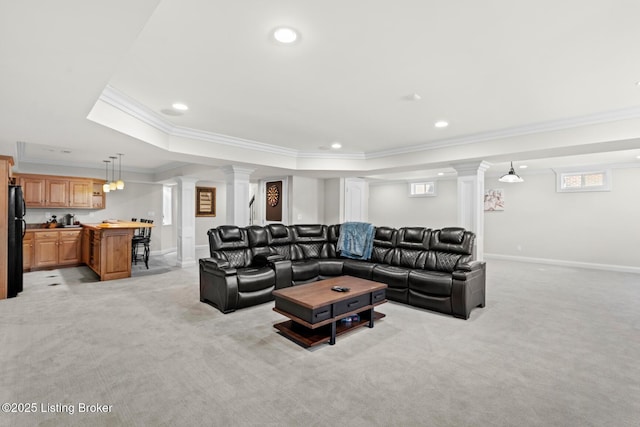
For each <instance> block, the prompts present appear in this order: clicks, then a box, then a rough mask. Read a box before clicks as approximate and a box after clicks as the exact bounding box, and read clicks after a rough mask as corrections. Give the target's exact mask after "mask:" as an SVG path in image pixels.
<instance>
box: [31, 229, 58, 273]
mask: <svg viewBox="0 0 640 427" xmlns="http://www.w3.org/2000/svg"><path fill="white" fill-rule="evenodd" d="M57 264H58V232H57V231H42V232H38V233H35V234H34V246H33V267H34V268H43V267H53V266H55V265H57Z"/></svg>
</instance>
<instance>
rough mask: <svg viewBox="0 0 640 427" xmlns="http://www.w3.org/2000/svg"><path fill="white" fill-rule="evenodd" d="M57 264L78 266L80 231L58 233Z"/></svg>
mask: <svg viewBox="0 0 640 427" xmlns="http://www.w3.org/2000/svg"><path fill="white" fill-rule="evenodd" d="M59 234H60V239H59V241H58V264H59V265H67V264H79V263H80V256H81V246H80V245H81V240H80V234H81V230H69V231H60V232H59Z"/></svg>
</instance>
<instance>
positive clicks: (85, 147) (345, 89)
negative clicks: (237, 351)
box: [0, 0, 640, 179]
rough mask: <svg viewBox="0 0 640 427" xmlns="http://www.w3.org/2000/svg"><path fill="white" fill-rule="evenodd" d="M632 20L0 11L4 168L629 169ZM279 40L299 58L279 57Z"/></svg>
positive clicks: (582, 10)
mask: <svg viewBox="0 0 640 427" xmlns="http://www.w3.org/2000/svg"><path fill="white" fill-rule="evenodd" d="M639 15H640V2H635V1H622V0H587V1H584V0H582V1H578V0H565V1H562V2H558V1H551V0H539V1H536V2H526V4H524V5H523V2H513V1H509V0H493V1H492V0H488V1H484V2H477V1H474V0H460V1H451V2H440V1H427V0H413V1H411V0H398V1H396V2H393V6H391V3H390V2H388V1H381V0H378V1H375V0H351V1H348V2H344V1H335V0H325V1H323V2H310V1H300V0H290V1H279V0H272V1H268V2H266V1H263V0H253V1H250V0H236V1H217V0H207V1H205V0H138V1H136V2H130V1H124V0H113V1H109V2H86V1H82V0H67V1H64V0H63V1H58V2H35V1H22V2H2V4H1V5H0V70H1V71H0V75H1V76H2V79H1V80H0V99H1V100H2V102H1V103H0V152H1V153H4V154H9V155H13V156H14V157H16V159H17V161H18V169H19V168H20V167H21V165H28V164H39V163H50V164H60V165H68V166H79V167H84V168H86V167H91V168H96V169H100V168H102V167H103V163H102V160H103V159H107V158H108V156H112V155H115V153H117V152H119V153H124V154H125V156H124V162H123V168H124V170H129V171H136V172H141V173H149V174H156V175H162V176H163V177H166V176H167V175H168V174H171V171H173V170H175V171H176V173H180V174H183V173H188V171H189V170H190V169H189V167H190V166H191V165H194V169H193V170H198V171H203V170H206V171H209V172H211V176H212V177H216V176H217V177H220V176H222V175H221V173H220V169H219V168H220V167H223V166H225V165H230V164H235V165H242V166H245V167H249V168H251V169H254V170H255V173H254V174H253V175H252V177H253V178H259V177H265V176H274V175H277V174H301V175H307V176H318V177H330V176H348V175H356V176H365V177H367V176H368V177H372V178H375V179H385V177H388V178H389V179H403V177H405V176H406V178H407V179H409V178H412V177H414V178H415V177H419V176H430V175H435V174H436V173H437V172H445V173H454V169H453V168H452V166H451V165H455V164H457V163H461V162H469V161H479V160H486V161H488V162H490V163H491V164H492V165H493V166H492V168H491V169H492V171H493V170H495V171H496V172H495V173H498V172H501V173H503V172H504V171H505V168H506V167H507V165H508V161H511V160H514V161H515V162H516V163H517V164H525V163H526V164H527V165H529V168H528V169H527V171H526V172H523V173H522V174H523V175H526V173H532V172H534V171H536V170H541V169H548V168H556V167H568V166H576V165H593V164H602V163H607V164H630V165H636V164H637V165H638V166H640V160H639V159H638V158H636V156H638V155H640V86H638V84H637V82H638V81H640V55H638V54H637V42H638V40H640V27H639V26H638V25H637V22H636V21H637V16H639ZM281 25H286V26H290V27H293V28H295V29H296V30H297V31H298V33H299V39H298V40H297V41H296V42H295V43H293V44H291V45H281V44H279V43H278V42H276V41H275V40H273V38H272V32H273V30H274V29H275V28H277V27H278V26H281ZM174 102H183V103H185V104H187V105H188V106H189V110H188V111H186V112H184V113H180V112H178V111H176V110H174V109H172V107H171V105H172V103H174ZM439 120H446V121H447V122H449V126H448V127H446V128H437V127H435V126H434V124H435V122H436V121H439ZM334 142H340V143H341V144H342V148H341V149H338V150H336V149H332V148H330V146H331V144H332V143H334ZM203 167H204V168H203ZM199 173H200V172H199ZM216 174H217V175H216Z"/></svg>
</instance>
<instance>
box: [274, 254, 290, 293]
mask: <svg viewBox="0 0 640 427" xmlns="http://www.w3.org/2000/svg"><path fill="white" fill-rule="evenodd" d="M269 265H270V266H271V268H272V269H273V271H275V273H276V289H282V288H288V287H289V286H291V284H292V280H293V278H292V275H291V260H288V259H282V260H279V261H272V262H270V263H269Z"/></svg>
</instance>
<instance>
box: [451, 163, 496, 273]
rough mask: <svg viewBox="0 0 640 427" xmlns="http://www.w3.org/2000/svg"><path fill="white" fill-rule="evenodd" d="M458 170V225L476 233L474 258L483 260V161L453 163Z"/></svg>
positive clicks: (487, 166)
mask: <svg viewBox="0 0 640 427" xmlns="http://www.w3.org/2000/svg"><path fill="white" fill-rule="evenodd" d="M451 166H452V167H453V168H454V169H455V170H456V171H457V172H458V225H459V226H460V227H464V228H465V229H467V230H469V231H473V232H474V233H475V235H476V242H475V248H474V252H475V258H476V259H477V260H478V261H483V260H484V173H485V171H486V170H487V169H489V166H490V164H489V163H487V162H485V161H476V162H466V163H454V164H452V165H451Z"/></svg>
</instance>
